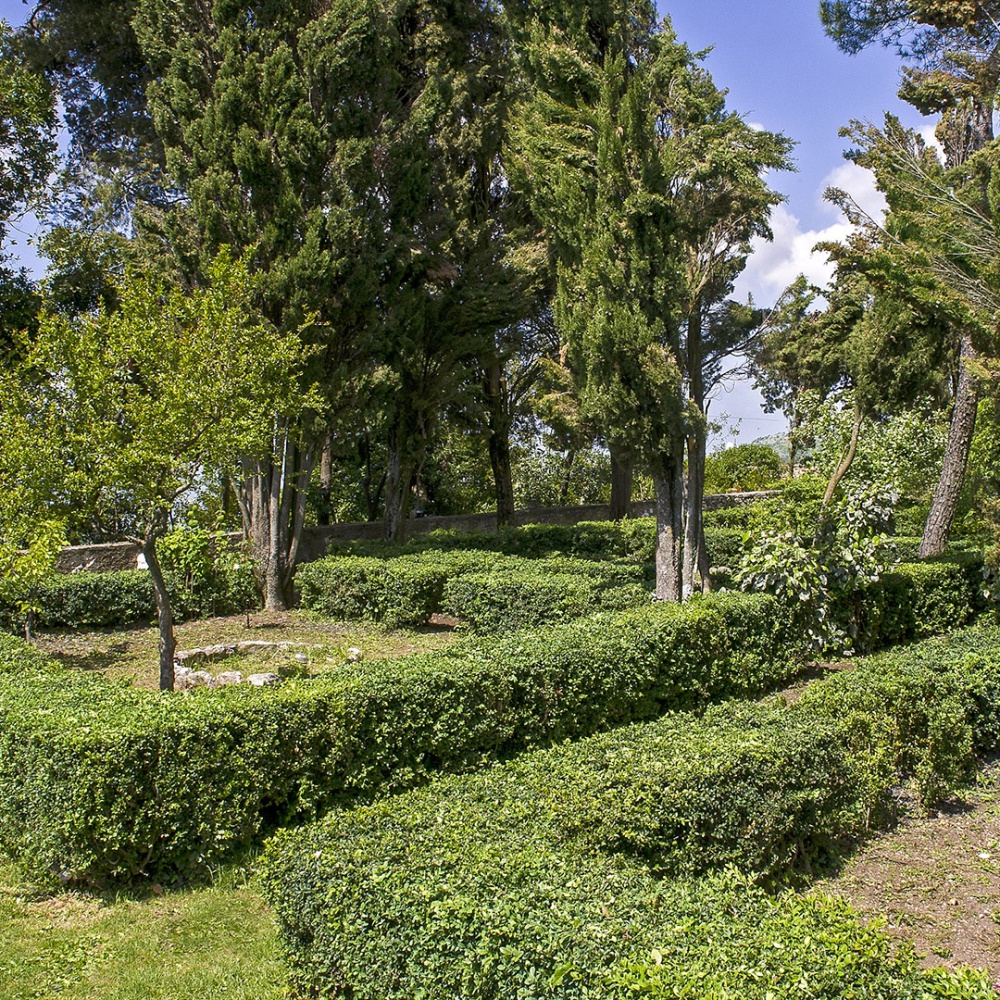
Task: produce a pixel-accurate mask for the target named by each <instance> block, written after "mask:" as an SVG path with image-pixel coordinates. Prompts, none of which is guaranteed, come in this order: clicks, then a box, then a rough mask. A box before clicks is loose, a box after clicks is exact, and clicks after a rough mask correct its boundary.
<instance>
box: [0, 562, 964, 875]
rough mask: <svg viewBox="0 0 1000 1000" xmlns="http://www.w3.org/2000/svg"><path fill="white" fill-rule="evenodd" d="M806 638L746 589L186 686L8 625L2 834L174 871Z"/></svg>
mask: <svg viewBox="0 0 1000 1000" xmlns="http://www.w3.org/2000/svg"><path fill="white" fill-rule="evenodd" d="M944 565H945V569H944V570H942V571H940V573H939V572H938V571H935V572H934V573H930V574H926V573H922V572H918V573H916V574H915V575H914V576H913V580H914V581H915V582H914V584H913V586H914V587H916V588H917V590H918V591H919V592H920V593H923V592H924V589H927V588H929V590H927V593H928V594H930V593H932V592H933V590H934V589H935V588H937V587H938V585H939V583H940V582H941V580H943V581H945V583H947V585H948V586H949V587H950V586H951V583H950V582H949V581H951V580H952V579H953V577H954V576H956V575H957V576H961V574H962V572H963V571H962V570H961V568H956V567H954V566H952V567H951V569H950V570H949V569H948V568H947V564H944ZM940 574H943V576H942V575H940ZM904 576H905V574H904ZM963 578H964V577H963ZM928 600H930V598H928ZM908 622H910V619H908V618H906V617H905V616H904V617H901V618H898V619H897V622H896V627H897V628H898V629H900V630H904V629H905V628H906V627H908ZM957 623H958V622H957V621H956V624H957ZM908 637H909V634H908V633H906V632H905V631H899V632H897V634H894V635H893V636H892V638H893V639H894V640H897V641H900V640H903V639H906V638H908ZM796 646H797V641H796V637H795V636H794V635H793V634H792V632H791V630H790V627H789V624H788V615H787V611H786V609H784V608H782V606H781V605H780V604H779V603H778V602H777V601H776V600H775V599H773V598H770V597H767V596H763V595H758V596H749V595H740V594H728V595H726V594H720V595H714V596H711V597H709V598H706V599H703V600H699V601H693V602H691V603H689V604H687V605H684V606H674V605H652V606H649V607H645V608H642V609H638V610H634V611H626V612H621V613H605V614H601V615H597V616H594V617H592V618H588V619H580V620H578V621H576V622H573V623H570V624H566V625H561V626H557V627H550V628H546V629H543V630H540V631H537V632H526V633H518V634H514V635H511V636H509V637H507V638H494V639H486V638H482V639H478V638H475V639H468V640H466V641H464V642H463V643H460V644H458V645H456V646H454V647H452V648H450V649H448V650H446V651H443V652H440V653H435V654H428V655H422V656H413V657H407V658H404V659H402V660H396V661H388V662H372V663H360V664H354V665H351V666H347V667H344V668H342V669H340V670H339V671H337V672H336V673H334V674H331V675H328V676H325V677H322V678H316V679H313V680H301V681H295V682H288V683H286V684H285V685H284V686H283V687H281V688H278V689H275V690H271V691H257V690H248V689H226V690H218V691H198V692H195V693H193V694H192V695H190V696H189V697H180V696H175V695H172V694H169V693H167V694H162V693H156V692H144V691H138V690H134V689H132V688H130V687H127V686H124V687H123V686H120V685H111V684H108V683H106V682H104V681H103V680H102V679H100V678H98V677H95V676H92V675H86V674H80V673H70V672H67V671H64V670H61V669H60V668H58V667H55V666H52V665H48V666H45V665H44V661H43V664H39V662H38V658H37V657H36V656H34V655H28V654H24V655H22V654H20V653H18V652H17V650H18V649H20V648H21V647H19V646H16V645H15V646H11V647H9V648H8V652H7V654H5V656H6V660H4V661H3V662H5V663H6V664H7V666H5V667H3V668H2V669H0V843H2V844H3V845H4V847H5V848H6V849H7V850H8V851H9V852H10V853H12V854H13V855H15V856H17V857H19V858H21V859H22V861H23V862H24V863H25V865H27V866H28V867H30V868H31V869H32V870H33V872H34V873H35V874H36V875H37V874H39V873H46V872H51V873H55V874H59V875H61V876H62V877H63V878H64V879H67V880H91V881H99V880H101V879H104V878H107V877H115V878H127V877H129V876H132V875H135V874H137V873H139V872H145V873H147V874H150V875H155V876H156V877H159V878H161V879H164V878H167V879H169V878H171V877H176V876H178V875H182V874H186V873H190V872H191V871H197V870H199V869H200V868H202V867H203V866H204V865H206V864H208V863H211V862H212V861H215V860H217V859H218V858H220V857H222V856H224V855H225V854H226V853H227V852H229V851H230V850H232V849H234V848H237V847H240V846H242V845H246V844H249V843H252V842H253V841H255V840H256V839H257V838H259V836H260V835H261V833H262V832H263V831H265V830H266V829H268V828H269V827H271V826H273V825H274V824H276V823H280V822H284V821H290V820H293V819H299V818H303V817H311V816H315V815H318V814H320V813H322V812H323V811H324V810H326V809H327V808H329V806H330V805H332V804H333V803H336V802H340V801H347V800H350V799H352V798H356V797H357V796H363V795H370V794H372V793H374V792H376V791H379V790H385V789H393V788H401V787H406V786H409V785H413V784H416V783H419V782H422V781H424V780H425V779H426V778H427V776H429V775H431V774H433V773H434V772H436V771H440V770H453V771H454V770H462V769H466V768H469V767H471V766H474V765H477V764H479V763H481V762H483V761H484V760H489V759H496V758H503V757H508V756H511V755H513V754H515V753H518V752H520V751H521V750H524V749H526V748H530V747H537V746H546V745H551V744H553V743H556V742H558V741H561V740H566V739H575V738H578V737H581V736H584V735H587V734H590V733H594V732H597V731H600V730H603V729H608V728H609V727H612V726H618V725H622V724H624V723H628V722H633V721H636V720H643V719H652V718H656V717H657V716H659V715H661V714H662V713H664V712H666V711H670V710H676V709H695V708H700V707H703V706H705V705H707V704H709V703H711V702H714V701H719V700H720V699H723V698H731V697H739V696H743V695H748V694H752V693H756V692H759V691H762V690H765V689H767V688H768V687H769V686H772V685H775V684H778V683H780V682H781V681H782V680H784V679H785V678H787V677H788V676H789V675H790V673H791V672H792V671H793V669H794V666H793V660H794V657H795V654H796ZM22 661H23V662H24V666H23V667H19V666H17V664H19V663H21V662H22Z"/></svg>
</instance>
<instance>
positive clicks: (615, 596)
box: [296, 549, 652, 632]
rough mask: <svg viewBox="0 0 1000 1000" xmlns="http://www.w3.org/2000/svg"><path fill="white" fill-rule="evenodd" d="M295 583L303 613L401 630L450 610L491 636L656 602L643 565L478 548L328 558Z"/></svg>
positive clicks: (311, 566)
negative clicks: (527, 556) (528, 555)
mask: <svg viewBox="0 0 1000 1000" xmlns="http://www.w3.org/2000/svg"><path fill="white" fill-rule="evenodd" d="M296 582H297V585H298V588H299V591H300V593H301V600H302V605H303V607H305V608H308V609H309V610H312V611H317V612H319V613H321V614H325V615H329V616H331V617H335V618H347V619H362V620H367V621H375V622H381V623H382V624H384V625H386V626H387V627H390V628H397V627H400V626H404V625H411V626H412V625H422V624H424V623H425V622H426V621H427V620H428V619H429V618H430V616H431V615H433V614H436V613H439V612H444V613H447V614H450V615H455V616H456V617H458V618H460V619H462V620H463V621H465V622H466V623H467V624H469V625H470V626H471V627H473V628H475V629H477V630H480V631H490V632H499V631H512V630H516V629H521V628H531V627H534V626H536V625H545V624H554V623H556V622H560V621H568V620H570V619H572V618H579V617H580V616H581V615H585V614H591V613H593V612H595V611H599V610H602V609H603V610H623V609H624V608H627V607H638V606H641V605H643V604H648V603H649V600H650V587H651V585H652V580H651V579H649V577H648V574H647V572H646V570H645V569H644V568H643V567H640V566H637V565H628V564H622V563H613V562H595V561H589V560H583V559H577V558H563V557H547V558H539V559H523V558H521V557H519V556H508V555H502V554H501V555H497V554H492V553H488V552H483V551H479V550H477V549H468V550H428V551H426V552H423V553H421V554H420V555H404V556H397V557H395V558H391V559H378V558H374V557H370V556H339V557H336V556H333V557H327V558H325V559H321V560H317V561H316V562H314V563H309V564H307V565H305V566H302V567H301V568H300V569H299V571H298V575H297V578H296Z"/></svg>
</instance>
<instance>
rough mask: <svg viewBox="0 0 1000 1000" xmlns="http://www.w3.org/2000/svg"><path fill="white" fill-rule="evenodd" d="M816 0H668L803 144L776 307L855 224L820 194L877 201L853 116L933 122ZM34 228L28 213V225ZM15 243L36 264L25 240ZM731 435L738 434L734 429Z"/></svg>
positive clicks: (822, 267) (680, 20)
mask: <svg viewBox="0 0 1000 1000" xmlns="http://www.w3.org/2000/svg"><path fill="white" fill-rule="evenodd" d="M818 6H819V4H818V0H661V5H660V13H661V14H665V15H668V16H669V17H670V18H671V20H672V21H673V24H674V29H675V31H676V32H677V35H678V37H679V38H680V39H681V40H682V41H684V42H686V43H687V44H688V45H689V46H690V47H691V48H692V49H695V50H701V49H708V48H711V49H712V51H711V52H710V53H709V54H708V55H707V57H706V62H705V64H706V66H707V67H708V69H709V70H710V72H711V73H712V76H713V78H714V80H715V83H716V85H717V86H720V87H724V88H727V89H728V90H729V105H730V107H731V108H733V109H735V110H736V111H739V112H740V113H741V114H742V115H743V116H744V117H745V118H746V120H747V121H749V122H752V123H754V124H759V125H762V126H764V127H765V128H768V129H771V130H773V131H778V132H784V133H785V135H787V136H789V137H790V138H792V139H794V140H795V141H796V143H797V146H796V148H795V152H794V157H795V160H796V163H797V166H798V172H797V173H785V174H778V175H775V176H774V177H773V178H772V183H773V184H774V186H775V187H776V188H777V189H778V190H779V191H781V192H782V193H783V194H784V195H786V196H787V201H786V203H785V204H784V205H782V206H781V207H780V208H778V209H777V210H776V212H775V214H774V217H773V228H774V233H775V240H774V242H773V243H772V244H770V245H768V246H760V247H759V248H758V249H757V252H756V253H755V254H754V257H753V258H752V259H751V262H750V266H749V267H748V268H747V272H746V274H745V275H744V277H743V278H742V279H741V281H740V284H739V286H738V292H739V294H740V296H741V297H745V296H746V295H747V294H752V295H753V297H754V299H755V301H757V302H758V303H759V304H761V305H767V304H770V302H772V301H773V300H774V299H775V297H776V296H777V295H778V294H780V292H781V290H782V289H783V288H784V287H785V285H786V284H788V282H790V281H791V280H792V279H794V278H795V276H796V275H797V274H798V273H799V272H803V271H804V272H805V273H807V274H808V275H809V276H810V277H811V278H812V279H813V280H815V281H817V282H820V283H822V282H823V281H824V280H825V278H826V277H827V275H828V273H829V269H828V266H827V265H826V263H825V261H824V259H823V258H822V257H820V256H818V255H814V254H812V253H811V248H812V247H813V246H814V245H815V243H816V242H817V241H819V240H821V239H835V238H837V237H839V236H842V235H843V234H844V233H845V232H846V228H847V227H846V223H845V221H844V220H843V218H842V216H840V214H839V213H838V212H837V211H836V209H834V208H833V207H832V206H830V205H829V204H827V203H826V202H824V201H823V192H824V190H825V189H826V188H827V187H828V186H829V185H831V184H835V185H836V186H838V187H843V188H846V189H847V190H849V191H851V193H852V194H854V195H855V197H856V198H857V199H858V200H859V201H860V202H861V203H862V204H864V205H866V206H867V207H869V208H874V207H876V206H877V205H878V204H879V201H878V197H877V195H876V194H875V192H874V190H873V188H872V185H871V182H870V180H869V178H868V176H867V175H866V174H864V172H863V171H860V170H858V169H857V168H855V167H853V166H851V165H850V164H847V163H846V162H845V161H844V159H843V151H844V149H845V147H846V141H845V140H844V139H842V138H841V137H840V136H839V135H838V134H837V133H838V129H839V128H840V127H841V126H843V125H846V124H847V123H848V122H849V121H850V120H851V119H852V118H859V119H863V120H871V121H874V122H879V121H881V119H882V116H883V114H884V113H885V112H886V111H891V112H893V113H894V114H897V115H898V116H899V117H901V118H902V119H903V120H904V122H906V123H907V124H909V125H912V126H914V127H917V128H921V129H922V130H925V131H929V129H930V127H931V125H932V123H931V122H930V121H929V120H924V119H921V118H920V117H919V116H918V115H917V114H916V112H915V111H913V109H912V108H910V107H909V106H908V105H905V104H903V103H902V102H901V101H900V100H899V99H898V98H897V97H896V89H897V87H898V86H899V62H898V60H897V59H896V57H895V55H894V54H893V53H892V52H891V51H886V50H882V49H877V50H871V51H867V52H864V53H862V54H861V55H858V56H847V55H844V54H842V53H841V52H840V51H839V50H838V49H837V48H836V46H835V45H834V44H833V42H832V41H830V39H828V38H827V37H826V36H825V35H824V34H823V29H822V26H821V25H820V21H819V15H818V13H817V9H818ZM29 10H30V8H29V7H27V6H25V5H24V4H22V3H21V2H20V0H0V18H4V19H5V20H7V21H8V22H9V23H11V24H20V23H22V22H23V21H24V20H25V18H26V17H27V13H28V11H29ZM23 228H24V230H25V232H26V233H27V231H28V230H30V228H31V226H30V222H29V223H28V224H27V225H26V226H25V227H23ZM18 243H19V246H17V247H16V248H13V249H14V250H15V251H16V252H21V253H23V254H24V260H25V263H26V264H29V266H30V265H32V264H33V263H34V255H33V254H32V253H31V251H30V247H26V246H25V240H24V238H23V237H20V238H18ZM723 411H724V412H726V413H728V414H729V415H730V417H732V418H733V420H736V419H738V418H741V421H742V422H741V425H740V427H739V439H740V440H744V441H748V440H752V439H753V438H754V437H757V436H759V435H761V434H769V433H773V432H775V431H777V430H780V429H781V427H782V423H783V422H782V421H781V419H780V418H779V417H776V416H773V415H772V416H770V417H768V416H766V415H765V414H763V413H762V412H761V410H760V407H759V402H758V399H757V397H756V396H755V395H754V394H753V393H752V392H751V391H750V389H749V386H747V385H746V384H742V385H737V386H734V387H732V389H731V391H729V392H726V393H723V394H721V396H720V398H719V399H718V401H717V402H716V403H715V404H714V407H713V416H716V417H718V415H719V414H720V413H722V412H723ZM728 437H729V438H730V439H731V438H732V437H733V434H732V433H730V434H729V435H728Z"/></svg>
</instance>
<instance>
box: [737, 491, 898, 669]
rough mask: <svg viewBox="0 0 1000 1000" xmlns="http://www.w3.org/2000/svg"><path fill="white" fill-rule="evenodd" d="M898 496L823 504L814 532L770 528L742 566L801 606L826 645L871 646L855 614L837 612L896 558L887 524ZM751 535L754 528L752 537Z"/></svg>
mask: <svg viewBox="0 0 1000 1000" xmlns="http://www.w3.org/2000/svg"><path fill="white" fill-rule="evenodd" d="M894 499H895V497H887V496H883V495H882V494H880V493H879V492H877V491H875V490H868V491H867V492H856V493H853V494H851V495H850V496H849V497H848V498H847V499H846V500H845V501H843V503H841V504H840V505H839V507H838V508H837V509H836V510H835V511H832V512H829V513H826V512H824V517H823V520H822V521H821V522H820V525H819V529H818V530H817V532H816V534H815V535H814V536H812V537H811V538H809V537H803V536H802V535H799V534H797V533H796V532H794V531H784V532H779V531H771V532H765V533H763V534H761V535H759V536H757V537H756V538H753V539H752V544H750V545H749V546H748V547H747V549H746V551H745V553H744V556H743V560H742V563H741V565H740V567H739V569H738V570H737V573H736V581H737V583H738V584H739V585H740V586H741V587H743V588H744V589H748V590H762V591H765V592H766V593H769V594H776V595H778V596H780V597H781V598H782V599H783V600H784V601H786V602H787V603H788V604H789V606H790V607H792V608H794V609H795V614H796V620H797V621H798V623H799V624H800V626H801V627H802V629H803V631H804V633H805V634H806V636H807V637H808V640H809V642H810V643H811V644H812V645H813V646H814V648H815V649H816V650H817V651H818V652H820V653H838V652H845V651H849V650H850V649H851V648H852V647H853V646H854V644H855V643H857V644H858V646H859V647H861V648H865V641H866V637H865V636H863V635H859V633H858V624H857V622H856V621H854V620H850V619H848V620H847V621H845V620H844V619H843V617H839V616H837V615H836V614H834V607H835V606H836V605H840V606H841V608H843V607H845V606H850V605H851V604H852V602H855V603H856V602H858V601H860V599H861V594H862V593H863V591H864V590H865V589H866V588H867V587H868V586H869V585H871V584H873V583H877V582H878V580H879V577H880V575H881V574H882V573H884V572H885V570H886V569H887V568H888V565H889V563H890V561H891V560H892V558H893V554H892V552H891V548H890V547H889V545H888V536H887V534H886V531H887V529H888V527H889V523H890V520H891V517H892V503H893V501H894ZM750 540H751V536H749V535H748V538H747V541H748V542H749V541H750Z"/></svg>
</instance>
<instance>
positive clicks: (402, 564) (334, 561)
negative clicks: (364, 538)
mask: <svg viewBox="0 0 1000 1000" xmlns="http://www.w3.org/2000/svg"><path fill="white" fill-rule="evenodd" d="M446 580H447V571H446V570H445V569H444V567H443V566H441V565H438V564H433V563H430V564H429V563H422V562H416V561H414V560H411V559H385V560H383V559H372V558H364V557H358V556H345V557H342V558H335V557H333V558H331V557H327V558H326V559H321V560H319V561H317V562H314V563H308V564H307V565H305V566H302V567H300V569H299V571H298V573H297V574H296V578H295V582H296V585H297V586H298V589H299V591H300V593H301V601H302V606H303V607H305V608H309V609H310V610H311V611H318V612H320V613H321V614H325V615H329V616H330V617H332V618H344V619H360V620H363V621H375V622H381V623H383V624H384V625H386V626H387V627H388V628H399V627H402V626H405V625H423V624H424V623H425V622H426V621H427V619H428V618H430V616H431V615H432V614H434V612H435V611H439V610H440V607H441V594H442V592H443V590H444V585H445V581H446Z"/></svg>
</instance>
